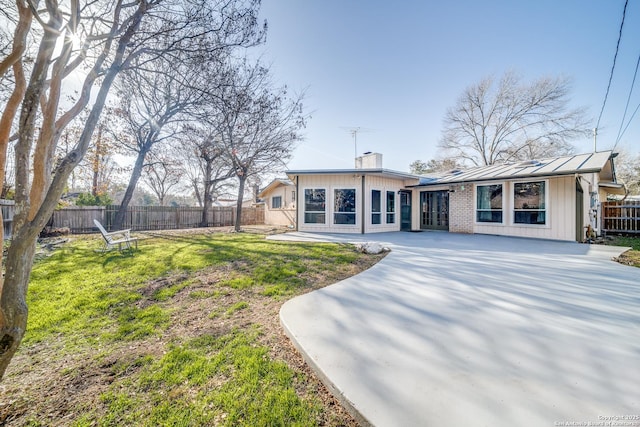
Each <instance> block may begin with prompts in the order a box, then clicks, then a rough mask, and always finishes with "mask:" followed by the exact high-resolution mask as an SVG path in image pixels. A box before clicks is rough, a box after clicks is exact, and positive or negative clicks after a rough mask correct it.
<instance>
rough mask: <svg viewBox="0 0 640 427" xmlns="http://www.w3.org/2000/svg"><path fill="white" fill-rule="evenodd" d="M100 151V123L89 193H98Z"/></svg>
mask: <svg viewBox="0 0 640 427" xmlns="http://www.w3.org/2000/svg"><path fill="white" fill-rule="evenodd" d="M100 153H102V125H100V126H98V137H97V139H96V148H95V153H94V155H93V168H92V169H93V170H92V173H93V179H92V182H91V195H93V197H96V196H97V195H98V177H99V176H100Z"/></svg>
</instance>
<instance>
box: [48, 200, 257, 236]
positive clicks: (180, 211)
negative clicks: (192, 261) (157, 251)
mask: <svg viewBox="0 0 640 427" xmlns="http://www.w3.org/2000/svg"><path fill="white" fill-rule="evenodd" d="M118 208H119V206H118V205H110V206H106V207H104V206H74V207H67V208H64V209H59V210H56V211H54V213H53V217H52V219H51V221H49V224H48V225H49V226H51V227H54V228H62V227H68V228H69V229H71V232H72V233H92V232H96V228H95V225H94V224H93V220H94V219H97V220H98V221H100V222H101V223H102V224H103V225H104V227H105V228H106V229H107V231H111V230H112V228H113V222H114V220H115V216H116V212H117V211H118ZM235 217H236V208H235V207H212V208H211V209H210V210H209V215H208V218H207V224H206V226H207V227H224V226H231V225H233V224H234V220H235ZM201 223H202V208H199V207H170V206H129V208H128V209H127V213H126V215H125V220H124V225H123V228H129V229H131V230H133V231H147V230H169V229H180V228H197V227H201V226H202V225H201ZM241 223H242V225H256V224H264V207H262V206H261V207H245V208H242V221H241Z"/></svg>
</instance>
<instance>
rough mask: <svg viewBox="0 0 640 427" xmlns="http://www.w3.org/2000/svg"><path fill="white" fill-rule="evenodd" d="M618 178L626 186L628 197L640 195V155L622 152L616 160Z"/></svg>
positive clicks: (626, 151)
mask: <svg viewBox="0 0 640 427" xmlns="http://www.w3.org/2000/svg"><path fill="white" fill-rule="evenodd" d="M616 178H617V180H618V182H621V183H623V184H624V185H625V187H626V191H627V194H626V195H627V196H629V195H640V154H635V155H634V154H632V153H630V152H629V151H628V150H620V152H619V153H618V157H617V158H616Z"/></svg>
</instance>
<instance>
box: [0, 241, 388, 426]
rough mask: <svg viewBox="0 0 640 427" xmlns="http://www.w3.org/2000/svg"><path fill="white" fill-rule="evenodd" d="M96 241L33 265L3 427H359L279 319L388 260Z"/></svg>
mask: <svg viewBox="0 0 640 427" xmlns="http://www.w3.org/2000/svg"><path fill="white" fill-rule="evenodd" d="M98 245H99V242H98V240H96V239H95V238H75V239H74V240H73V242H72V243H70V244H68V245H67V246H65V247H64V248H63V249H61V250H58V251H56V252H54V253H53V254H52V255H51V256H50V257H47V258H46V259H43V260H41V261H38V262H37V263H36V265H35V266H34V269H33V273H32V278H31V283H30V287H29V294H28V303H29V310H30V311H29V323H28V331H27V334H26V336H25V339H24V341H23V344H22V347H21V349H20V350H19V353H18V355H17V356H16V358H15V359H14V361H13V363H12V365H11V366H10V368H9V371H8V373H7V375H6V376H5V379H4V381H3V384H4V385H5V388H4V389H0V402H1V401H3V400H4V401H5V402H10V403H9V404H8V406H7V405H6V404H5V405H0V424H2V422H3V421H5V422H8V424H10V425H30V426H39V425H42V426H44V425H72V426H90V425H98V426H122V425H136V426H138V425H139V426H156V425H166V426H201V425H225V426H238V425H246V426H290V425H300V426H311V425H342V424H350V423H352V422H353V420H351V419H350V418H349V417H348V416H347V415H345V414H344V413H343V411H341V410H336V411H334V410H332V409H331V406H332V405H334V403H331V402H330V403H329V404H328V403H327V399H329V398H328V397H327V394H326V390H323V387H322V386H321V385H320V384H319V382H318V381H317V379H315V378H311V375H310V374H309V373H308V371H307V370H306V369H304V368H301V367H300V365H302V363H301V362H300V360H299V356H298V355H297V354H295V352H294V351H293V350H292V347H291V346H290V344H289V343H288V341H287V340H286V338H285V337H284V336H283V334H282V332H281V331H280V329H279V327H278V319H277V312H278V309H279V307H280V305H281V304H282V302H283V301H285V300H286V299H288V298H291V297H292V296H294V295H298V294H300V293H304V292H307V291H309V290H311V289H313V288H317V287H321V286H324V285H326V284H329V283H332V282H335V281H338V280H340V279H342V278H344V277H348V276H350V275H352V274H355V273H357V272H359V271H361V270H362V269H364V268H367V267H369V266H370V265H372V264H374V263H375V262H377V261H378V260H379V259H380V256H371V255H363V254H360V253H358V252H356V251H355V249H354V248H353V247H351V246H348V245H338V244H302V243H284V242H273V241H267V240H265V239H264V236H262V235H257V234H248V233H239V234H229V233H219V234H209V235H174V236H168V237H167V238H153V239H145V240H143V241H141V242H140V249H139V250H138V251H135V252H133V253H123V254H121V253H118V252H110V253H107V254H101V253H98V252H96V248H98ZM321 389H322V390H321ZM9 397H10V399H9ZM334 406H335V405H334ZM338 409H339V408H338ZM61 420H63V421H61Z"/></svg>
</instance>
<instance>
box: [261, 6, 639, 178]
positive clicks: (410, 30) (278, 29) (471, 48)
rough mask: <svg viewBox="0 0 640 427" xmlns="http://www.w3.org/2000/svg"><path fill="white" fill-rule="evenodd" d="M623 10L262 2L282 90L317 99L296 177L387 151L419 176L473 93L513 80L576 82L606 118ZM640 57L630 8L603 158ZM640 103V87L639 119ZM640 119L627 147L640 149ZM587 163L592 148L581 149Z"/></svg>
mask: <svg viewBox="0 0 640 427" xmlns="http://www.w3.org/2000/svg"><path fill="white" fill-rule="evenodd" d="M623 7H624V0H536V1H513V0H491V1H489V0H486V1H477V0H476V1H473V0H462V1H426V0H425V1H417V0H416V1H382V0H380V1H379V0H368V1H365V0H263V5H262V11H261V14H262V18H263V19H266V20H267V22H268V24H269V30H268V34H267V43H266V45H265V46H263V47H262V48H261V51H262V52H263V60H264V61H266V62H268V63H271V64H272V71H273V74H274V77H275V80H276V81H277V82H279V83H282V84H287V85H288V86H289V87H290V89H291V90H293V91H297V92H300V91H302V90H305V91H306V99H305V106H306V109H307V111H308V112H310V113H311V116H312V117H311V119H310V120H309V122H308V126H307V128H306V129H305V140H304V141H303V142H302V143H300V145H299V146H298V148H297V149H296V150H295V152H294V156H293V159H292V160H291V162H290V163H289V165H288V166H289V168H290V169H315V168H349V167H353V157H354V144H353V138H352V136H351V134H350V132H349V129H350V128H354V127H360V128H363V130H362V131H361V132H359V133H358V136H357V148H358V153H359V154H361V153H362V152H364V151H375V152H380V153H382V154H383V155H384V167H385V168H389V169H396V170H408V168H409V164H410V163H411V162H412V161H413V160H416V159H420V160H423V161H427V160H429V159H431V158H433V157H435V156H436V155H437V143H438V140H439V139H440V135H441V131H442V121H443V118H444V116H445V113H446V111H447V109H448V108H450V107H452V106H453V105H454V104H455V102H456V99H457V98H458V97H459V96H460V95H461V93H462V91H463V90H464V89H465V88H466V87H467V86H469V85H472V84H474V83H476V82H478V81H479V80H480V79H482V78H483V77H486V76H489V75H495V76H498V77H500V76H501V75H502V74H503V73H504V72H505V71H507V70H515V71H517V72H519V73H520V74H521V75H522V76H523V77H524V78H525V79H526V80H527V81H530V80H533V79H536V78H539V77H542V76H560V75H562V76H569V77H571V78H572V79H573V90H572V105H573V106H576V107H577V106H584V107H586V108H587V110H588V115H589V117H591V118H592V119H593V127H595V123H596V120H597V117H598V115H599V113H600V108H601V106H602V102H603V99H604V95H605V91H606V87H607V83H608V79H609V73H610V69H611V65H612V61H613V55H614V52H615V46H616V42H617V39H618V31H619V27H620V20H621V18H622V10H623ZM638 55H640V1H639V0H629V5H628V6H627V14H626V20H625V26H624V30H623V36H622V41H621V45H620V52H619V54H618V60H617V64H616V71H615V74H614V77H613V83H612V88H611V93H610V95H609V99H608V101H607V105H606V107H605V111H604V114H603V117H602V120H601V122H600V129H599V136H598V149H599V150H604V149H610V148H612V147H613V144H614V142H615V139H616V136H617V134H618V129H619V127H620V123H621V119H622V115H623V112H624V108H625V103H626V101H627V96H628V94H629V90H630V87H631V80H632V78H633V73H634V69H635V65H636V61H637V59H638ZM638 104H640V76H638V81H637V83H636V88H635V90H634V92H633V94H632V98H631V103H630V106H629V110H630V111H629V113H627V114H628V115H629V114H631V113H632V112H633V110H634V109H635V108H636V107H637V106H638ZM639 142H640V112H638V113H637V114H636V116H635V118H634V120H633V121H632V122H631V125H630V126H629V128H628V129H627V131H626V133H625V134H624V137H623V138H622V139H621V141H620V143H619V144H618V147H622V148H625V149H627V150H629V151H631V152H638V150H639V149H640V143H639ZM575 145H576V148H577V151H578V152H589V151H591V150H592V149H593V140H592V139H591V138H585V139H584V140H581V141H576V143H575Z"/></svg>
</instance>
